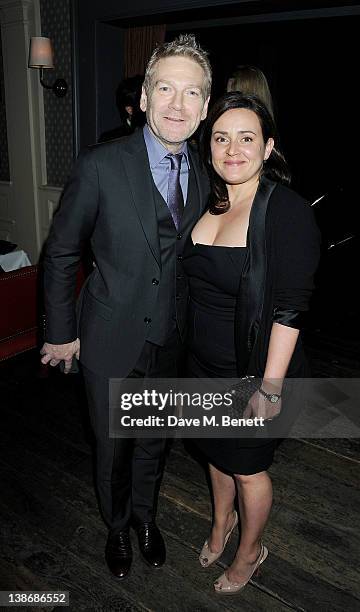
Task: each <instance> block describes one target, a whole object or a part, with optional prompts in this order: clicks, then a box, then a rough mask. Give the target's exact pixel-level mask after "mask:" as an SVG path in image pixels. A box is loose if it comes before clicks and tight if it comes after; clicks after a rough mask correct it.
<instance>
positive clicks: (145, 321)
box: [144, 317, 151, 325]
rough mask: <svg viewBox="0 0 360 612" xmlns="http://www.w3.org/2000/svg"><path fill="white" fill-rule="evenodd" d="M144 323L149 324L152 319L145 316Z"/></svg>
mask: <svg viewBox="0 0 360 612" xmlns="http://www.w3.org/2000/svg"><path fill="white" fill-rule="evenodd" d="M144 323H146V324H147V325H148V324H149V323H151V319H149V317H145V319H144Z"/></svg>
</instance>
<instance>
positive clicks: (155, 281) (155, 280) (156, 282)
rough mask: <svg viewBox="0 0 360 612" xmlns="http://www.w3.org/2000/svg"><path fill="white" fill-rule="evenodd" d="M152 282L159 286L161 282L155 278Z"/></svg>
mask: <svg viewBox="0 0 360 612" xmlns="http://www.w3.org/2000/svg"><path fill="white" fill-rule="evenodd" d="M151 282H152V284H153V285H158V284H159V281H158V279H157V278H153V279H152V281H151Z"/></svg>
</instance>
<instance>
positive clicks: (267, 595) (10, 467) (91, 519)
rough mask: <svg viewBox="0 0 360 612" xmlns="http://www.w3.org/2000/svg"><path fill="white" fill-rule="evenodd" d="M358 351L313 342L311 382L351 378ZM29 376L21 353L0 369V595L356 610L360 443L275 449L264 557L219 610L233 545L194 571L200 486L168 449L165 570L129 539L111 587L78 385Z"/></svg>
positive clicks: (132, 604)
mask: <svg viewBox="0 0 360 612" xmlns="http://www.w3.org/2000/svg"><path fill="white" fill-rule="evenodd" d="M355 344H356V343H355V341H354V342H353V343H352V342H351V341H346V342H345V341H342V340H336V341H334V340H332V341H331V342H330V341H329V339H327V338H326V337H322V336H321V335H318V336H317V337H316V335H314V334H313V335H312V336H311V337H310V338H309V342H308V346H309V352H310V356H311V358H312V361H313V365H314V369H315V371H316V372H317V375H322V376H324V375H325V376H359V373H360V372H359V364H358V363H357V362H356V361H355V354H356V349H358V348H359V347H358V344H357V346H355ZM37 363H38V360H37V355H35V353H28V354H26V355H24V356H22V357H20V358H17V359H15V360H11V361H9V362H7V363H5V364H3V365H2V366H1V368H0V394H1V395H0V401H1V411H0V414H1V432H0V443H1V455H0V472H1V477H0V483H1V485H0V486H1V493H0V524H1V536H0V546H1V551H0V590H12V589H17V590H56V589H57V590H67V591H69V592H70V608H69V609H70V610H72V611H74V612H77V611H81V610H99V611H101V612H102V611H104V612H105V611H109V612H110V611H121V612H130V611H131V612H138V611H139V612H140V611H143V610H153V611H156V612H162V611H164V612H165V611H174V612H175V611H182V612H200V611H202V612H211V611H216V610H241V611H242V612H251V611H252V612H253V611H256V612H262V611H264V612H272V611H276V612H282V611H286V610H306V611H311V612H323V611H324V612H325V611H326V612H328V611H339V612H345V611H346V612H350V611H354V612H355V611H356V612H358V611H359V610H360V579H359V570H358V566H359V551H360V536H359V534H360V530H359V523H360V494H359V482H360V478H359V475H360V470H359V465H360V441H359V440H349V439H346V440H342V439H336V440H321V441H320V440H308V441H307V440H287V441H285V442H283V444H282V445H281V446H280V448H279V449H278V452H277V455H276V460H275V462H274V464H273V466H272V467H271V476H272V479H273V483H274V496H275V497H274V506H273V510H272V514H271V518H270V521H269V524H268V527H267V529H266V533H265V537H264V541H265V543H266V545H267V546H268V548H269V551H270V554H269V557H268V559H267V561H266V563H264V565H263V566H262V571H261V575H260V576H259V577H257V578H256V579H254V580H253V581H252V582H251V583H250V584H249V585H248V586H247V587H246V589H244V591H243V592H242V593H241V595H238V596H236V597H227V598H220V597H219V596H218V595H216V594H215V593H213V591H212V582H213V581H214V579H215V578H216V577H217V576H218V575H219V574H220V573H221V572H222V571H223V568H224V567H226V565H227V564H229V563H230V562H231V560H232V557H233V555H234V551H235V549H236V542H237V536H233V537H232V540H231V543H230V545H229V546H228V547H227V549H226V552H225V553H224V555H223V557H222V559H221V562H220V563H218V564H217V565H216V566H215V567H213V568H209V569H208V570H204V569H202V568H201V567H200V565H199V563H198V561H197V555H198V553H199V550H200V548H201V546H202V543H203V541H204V539H205V537H206V536H207V535H208V532H209V527H210V503H209V494H208V488H207V484H206V477H205V473H204V471H203V469H202V468H201V467H200V465H199V464H198V463H197V462H196V461H195V460H194V459H193V458H192V457H191V456H190V454H189V453H188V452H187V451H186V450H185V449H184V447H183V445H182V443H181V442H179V441H178V442H175V443H174V444H173V446H172V449H171V451H170V454H169V457H168V461H167V465H166V472H165V476H164V481H163V485H162V489H161V495H160V499H159V510H158V524H159V526H160V528H161V530H162V533H163V534H164V537H165V539H166V543H167V551H168V557H167V563H166V565H165V566H164V567H163V568H161V569H160V570H157V571H155V570H152V569H151V568H148V567H147V566H146V565H145V564H144V563H143V562H142V560H141V558H140V557H139V554H138V551H137V543H136V539H135V537H133V548H134V555H135V558H134V562H133V565H132V569H131V573H130V575H129V576H128V578H127V579H126V580H125V581H122V582H118V581H117V580H116V578H113V577H112V575H110V574H109V572H108V570H107V567H106V565H105V563H104V559H103V549H104V542H105V539H106V528H105V526H104V525H103V523H102V521H101V519H100V517H99V514H98V510H97V502H96V497H95V493H94V488H93V477H92V471H93V470H92V454H91V432H90V429H89V425H88V421H87V413H86V406H85V403H84V398H83V393H82V388H81V384H80V381H79V376H67V377H64V376H62V375H60V374H56V373H55V372H52V373H51V375H50V376H49V377H48V378H39V377H38V375H37V374H38V367H37ZM2 609H5V608H2ZM8 609H9V610H14V609H17V608H8ZM18 609H19V610H24V609H27V610H29V609H33V610H35V609H36V610H41V609H44V610H50V609H51V608H40V607H38V608H18Z"/></svg>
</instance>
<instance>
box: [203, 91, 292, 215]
mask: <svg viewBox="0 0 360 612" xmlns="http://www.w3.org/2000/svg"><path fill="white" fill-rule="evenodd" d="M236 108H246V109H248V110H251V111H253V112H254V113H255V114H256V115H257V117H258V119H259V121H260V125H261V131H262V135H263V139H264V142H265V144H266V142H267V141H268V139H269V138H273V139H274V140H275V142H276V140H277V131H276V126H275V123H274V120H273V118H272V117H271V115H270V113H269V111H268V109H267V108H266V106H265V104H264V103H263V102H262V101H261V100H260V99H259V98H258V97H257V96H255V95H252V94H243V93H241V92H238V91H232V92H228V93H226V94H224V95H223V96H221V98H219V100H217V101H216V102H215V104H214V105H213V106H212V108H211V110H210V111H209V114H208V116H207V119H206V121H205V124H204V127H203V130H202V135H201V140H200V147H201V153H202V158H203V161H204V163H205V166H206V169H207V171H208V174H209V177H210V183H211V193H210V201H209V210H210V212H211V213H212V214H214V215H220V214H222V213H224V212H226V211H227V210H229V207H230V202H229V196H228V191H227V188H226V183H225V181H224V179H222V178H221V177H220V176H219V175H218V174H217V173H216V172H215V170H214V168H213V165H212V161H211V136H212V129H213V126H214V123H215V122H216V121H217V120H218V119H219V117H221V115H223V114H224V113H226V111H228V110H232V109H236ZM261 175H262V176H266V177H267V178H269V179H271V180H273V181H279V182H281V183H285V184H289V183H290V179H291V175H290V171H289V168H288V165H287V163H286V160H285V158H284V156H283V155H282V153H281V152H280V151H279V150H278V149H276V148H275V147H273V149H272V151H271V154H270V156H269V158H268V159H267V160H266V163H264V165H263V168H262V171H261Z"/></svg>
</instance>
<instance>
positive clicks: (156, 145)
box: [143, 123, 190, 169]
mask: <svg viewBox="0 0 360 612" xmlns="http://www.w3.org/2000/svg"><path fill="white" fill-rule="evenodd" d="M143 133H144V140H145V144H146V148H147V152H148V156H149V162H150V168H151V169H153V168H155V167H156V166H158V165H159V164H160V163H161V162H162V161H163V159H164V158H165V157H166V156H167V155H168V154H169V152H170V151H168V150H167V149H166V148H165V147H164V145H162V144H161V142H159V141H158V140H157V139H156V138H155V136H154V134H153V133H152V132H151V130H150V129H149V126H148V124H147V123H146V124H145V125H144V128H143ZM179 153H183V154H184V158H185V160H186V163H187V166H188V168H190V160H189V152H188V146H187V142H184V143H183V144H182V147H181V149H180V151H179Z"/></svg>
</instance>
